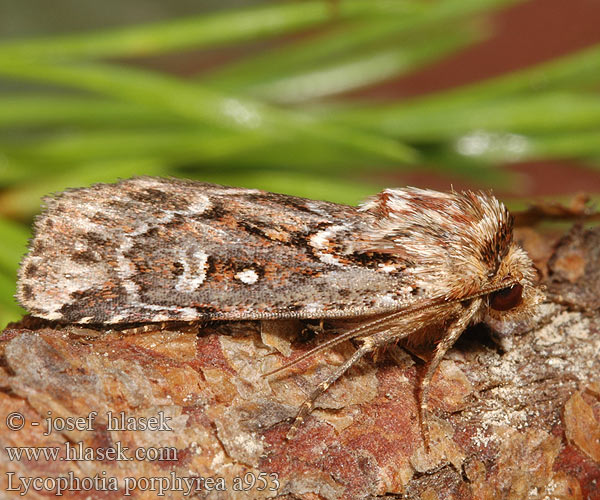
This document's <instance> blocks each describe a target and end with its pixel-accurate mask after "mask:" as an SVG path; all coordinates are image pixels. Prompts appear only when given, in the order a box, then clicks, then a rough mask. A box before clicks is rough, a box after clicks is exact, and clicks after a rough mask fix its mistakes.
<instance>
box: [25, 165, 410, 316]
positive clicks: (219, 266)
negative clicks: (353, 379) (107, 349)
mask: <svg viewBox="0 0 600 500" xmlns="http://www.w3.org/2000/svg"><path fill="white" fill-rule="evenodd" d="M46 204H47V208H46V210H45V212H44V213H43V214H42V215H41V216H39V217H38V218H37V220H36V223H35V235H34V238H33V240H32V242H31V246H30V249H29V253H28V255H27V256H26V257H25V258H24V260H23V263H22V266H21V269H20V272H19V283H18V299H19V301H20V302H21V304H23V306H24V307H25V308H26V309H28V310H29V311H30V312H31V313H32V314H33V315H35V316H39V317H42V318H47V319H51V320H60V321H66V322H72V323H112V324H114V323H138V322H157V321H168V320H183V321H190V320H204V319H259V318H296V317H299V318H328V317H348V316H359V315H365V314H375V313H380V312H385V311H392V310H398V309H401V308H403V307H406V306H407V305H410V304H411V303H414V301H415V299H414V297H413V295H414V293H415V291H414V290H413V289H412V288H411V287H410V286H408V285H407V283H406V278H405V277H404V275H403V262H402V260H401V259H400V258H398V257H397V256H394V255H390V254H386V253H381V254H378V253H358V252H354V251H353V250H352V246H353V245H352V242H353V241H354V240H355V239H357V237H359V236H360V234H361V233H363V232H365V231H368V230H369V228H370V226H372V225H373V223H374V220H373V215H370V214H367V213H364V212H360V211H358V210H357V209H356V208H353V207H347V206H343V205H337V204H332V203H327V202H321V201H312V200H306V199H302V198H296V197H292V196H285V195H280V194H273V193H267V192H263V191H258V190H250V189H239V188H231V187H224V186H218V185H214V184H206V183H200V182H193V181H182V180H176V179H159V178H150V177H139V178H134V179H130V180H125V181H121V182H119V183H117V184H98V185H95V186H92V187H90V188H84V189H74V190H69V191H66V192H64V193H61V194H59V195H57V196H56V197H52V198H49V199H47V200H46Z"/></svg>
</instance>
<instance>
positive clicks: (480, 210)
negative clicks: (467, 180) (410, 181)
mask: <svg viewBox="0 0 600 500" xmlns="http://www.w3.org/2000/svg"><path fill="white" fill-rule="evenodd" d="M360 210H361V211H363V212H368V213H370V214H372V215H373V227H372V229H371V230H370V231H368V232H367V236H366V238H364V241H361V242H360V243H359V245H358V246H359V247H360V248H361V249H362V251H377V252H384V253H390V254H395V255H397V256H398V258H399V259H401V260H402V261H404V262H405V263H406V271H407V272H408V273H411V275H412V276H413V277H414V281H415V283H416V284H417V286H418V287H419V288H420V289H422V290H424V291H426V292H427V295H429V296H430V297H440V298H443V299H445V300H447V301H461V300H466V299H468V298H470V297H475V296H483V297H484V304H485V305H484V309H483V310H482V311H481V314H480V315H478V316H479V318H478V319H487V318H489V319H490V320H492V321H493V322H495V321H504V320H508V321H516V320H518V319H519V318H521V317H525V316H527V315H528V314H530V313H531V311H532V309H533V308H534V307H535V306H536V305H537V304H538V303H539V302H540V301H541V299H542V298H543V294H542V293H541V291H540V290H539V288H538V287H537V286H536V285H535V278H536V271H535V268H534V266H533V264H532V262H531V259H530V258H529V257H528V256H527V254H526V252H525V251H524V250H523V249H522V248H520V247H519V246H518V245H517V244H516V243H515V242H514V240H513V219H512V217H511V215H510V214H509V212H508V210H507V209H506V207H505V206H504V205H503V204H502V203H500V202H499V201H498V200H497V199H496V198H495V197H494V196H492V195H491V194H489V193H485V192H472V191H463V192H449V193H441V192H437V191H431V190H422V189H415V188H406V189H387V190H385V191H382V192H381V193H379V194H378V195H377V196H375V197H373V198H371V199H370V200H367V202H366V203H364V204H363V205H362V206H361V208H360Z"/></svg>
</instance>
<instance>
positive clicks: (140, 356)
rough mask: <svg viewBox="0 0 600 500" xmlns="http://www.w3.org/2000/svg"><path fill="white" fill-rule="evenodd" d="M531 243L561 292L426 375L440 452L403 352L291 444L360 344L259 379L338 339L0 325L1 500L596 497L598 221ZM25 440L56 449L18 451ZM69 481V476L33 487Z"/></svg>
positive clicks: (240, 331) (361, 368) (417, 367)
mask: <svg viewBox="0 0 600 500" xmlns="http://www.w3.org/2000/svg"><path fill="white" fill-rule="evenodd" d="M520 236H521V238H522V239H523V242H524V244H525V246H526V247H527V249H528V250H529V252H530V254H531V255H532V256H533V257H534V259H535V260H536V263H537V265H538V267H539V268H540V270H541V274H542V276H543V279H544V282H545V284H546V286H547V295H548V298H547V301H546V302H545V303H544V304H543V305H542V306H541V308H540V311H539V313H538V314H537V315H536V316H535V317H534V318H531V321H530V322H529V323H528V324H527V325H526V326H525V325H524V326H523V327H522V328H520V329H519V330H518V331H515V332H513V334H512V336H511V337H505V338H502V339H501V340H500V342H499V345H498V343H495V342H493V341H492V336H491V335H490V332H489V331H487V330H486V329H485V328H483V327H481V326H479V327H477V326H476V327H472V328H469V329H468V330H467V331H466V332H465V333H464V334H463V336H462V337H461V339H460V340H459V342H458V343H457V345H456V346H455V347H454V348H453V349H452V350H451V351H450V352H449V353H448V354H447V356H446V358H445V360H444V361H443V362H442V364H441V367H440V370H439V372H438V374H437V375H436V377H435V378H434V381H433V385H432V402H431V407H432V413H433V415H434V418H433V432H432V436H433V445H432V450H431V453H429V454H426V453H425V451H424V449H423V445H422V438H421V433H420V430H419V426H418V422H417V404H416V388H417V384H418V379H419V375H420V373H421V372H422V368H423V363H422V362H421V361H420V360H419V358H418V357H417V356H415V355H412V354H408V353H407V352H406V351H405V350H404V349H402V347H400V346H393V347H390V348H389V349H387V350H386V351H385V352H383V353H380V355H379V356H378V359H366V360H363V361H362V362H361V363H360V364H359V365H358V366H357V367H355V368H353V369H352V370H351V371H350V373H348V374H347V375H346V376H344V377H342V379H340V380H339V381H338V382H337V383H336V384H335V385H334V386H333V387H331V388H330V389H329V390H328V391H327V392H326V394H325V395H324V396H323V397H321V398H320V399H319V401H318V404H317V408H316V409H315V410H314V411H313V413H312V414H311V416H310V417H309V418H308V419H307V420H306V422H305V423H304V425H303V426H302V427H301V428H300V430H299V432H298V435H297V436H296V438H295V439H293V440H291V441H286V439H285V434H286V432H287V430H288V429H289V426H290V419H291V418H293V417H294V416H295V414H296V412H297V410H298V407H299V406H300V404H301V403H302V401H303V400H304V399H305V398H306V394H307V393H309V392H310V391H311V389H313V388H314V387H316V385H317V384H318V383H319V382H320V381H322V380H323V379H324V378H326V377H327V374H328V373H330V371H331V370H332V369H333V368H334V367H335V366H336V365H338V364H339V363H340V362H342V360H343V359H345V358H346V357H347V356H348V355H349V354H351V352H352V351H353V349H354V347H353V346H352V345H350V344H349V343H346V344H343V345H340V346H338V347H336V348H333V349H330V350H327V351H325V352H323V353H320V354H318V355H316V356H315V357H314V358H310V359H308V360H306V361H304V362H302V363H300V364H299V365H297V366H294V367H293V368H292V369H290V370H288V371H286V372H282V373H280V374H277V375H276V376H274V377H272V378H263V377H261V374H262V373H265V372H267V371H269V370H270V369H272V368H274V367H276V366H279V365H280V364H281V363H282V361H283V359H285V357H287V356H290V355H292V356H293V355H298V354H300V353H301V352H304V351H306V350H308V349H309V348H311V347H314V346H315V345H317V344H319V343H321V342H323V341H325V340H327V339H328V338H331V337H332V336H333V335H335V333H334V332H332V331H329V330H327V329H326V330H325V332H324V333H318V334H316V335H315V334H312V335H310V334H307V331H306V329H305V328H304V327H305V325H303V324H302V323H300V322H296V321H280V322H263V323H262V324H261V323H260V322H235V323H233V322H229V323H212V324H207V325H204V326H203V327H202V328H200V331H197V329H196V331H179V330H174V331H169V330H163V331H156V332H150V333H144V334H126V333H123V332H118V331H109V330H107V331H96V330H89V329H83V328H78V327H73V326H67V327H64V326H63V327H59V326H51V325H48V324H43V323H41V322H38V321H36V320H34V319H31V318H26V319H24V320H23V321H22V322H21V323H20V324H17V325H12V326H10V327H9V328H7V329H6V330H5V331H4V332H3V334H2V335H1V336H0V355H1V358H0V359H1V361H0V370H1V375H0V377H1V378H0V381H1V386H2V391H1V392H0V447H1V450H0V491H2V492H3V494H4V496H5V497H6V498H18V497H19V494H20V493H22V492H23V491H25V490H26V487H27V486H26V485H27V484H29V489H28V490H27V496H26V498H32V499H36V498H40V499H41V498H47V497H48V491H47V490H50V491H52V490H53V489H54V492H55V493H56V487H57V486H61V487H64V488H65V491H64V492H63V494H62V496H63V498H65V499H75V498H101V499H112V498H115V499H117V498H118V499H120V498H123V497H124V496H125V495H129V497H130V498H136V499H142V498H144V499H145V498H157V496H158V495H159V493H161V491H159V488H163V491H162V493H164V497H163V498H183V497H184V496H195V497H196V498H210V499H247V498H249V499H257V498H286V499H296V498H302V499H311V500H312V499H315V500H316V499H363V498H374V497H378V496H386V497H389V498H409V499H417V498H422V499H426V500H433V499H440V500H441V499H498V498H503V499H504V498H506V499H525V498H531V499H534V498H539V499H542V498H548V499H555V498H556V499H558V498H560V499H584V498H585V499H600V333H599V332H598V329H599V326H600V314H599V312H598V310H599V305H600V304H599V301H600V265H599V264H600V255H599V254H600V231H599V230H583V229H581V228H579V227H576V228H574V229H573V230H571V231H570V232H569V233H568V234H567V235H566V236H564V237H563V238H562V239H560V241H558V243H557V244H556V245H555V246H552V247H551V246H549V245H548V244H546V243H544V240H543V239H541V238H540V237H539V235H537V234H536V233H533V232H532V231H531V230H526V231H523V232H522V233H520ZM303 329H304V330H303ZM303 331H304V333H302V332H303ZM92 412H95V413H92ZM77 419H79V420H77ZM49 421H51V422H52V423H53V425H54V428H53V429H50V432H48V428H47V423H48V422H49ZM35 422H39V425H35ZM20 424H23V427H22V428H21V429H17V428H18V427H19V425H20ZM32 424H33V425H32ZM125 424H128V425H125ZM9 426H12V427H13V428H14V429H15V430H10V428H9ZM123 426H124V427H125V428H121V427H123ZM63 427H65V428H63ZM115 427H116V429H115ZM143 427H146V428H143ZM148 427H149V428H148ZM156 427H159V428H158V429H157V428H156ZM7 447H13V448H12V452H13V456H10V455H9V450H7ZM16 447H26V448H27V449H28V450H29V453H32V452H33V453H35V450H38V452H41V453H42V456H41V457H38V458H37V459H36V458H35V457H29V458H28V457H27V456H26V455H23V456H22V457H21V458H20V459H19V458H18V457H16V456H14V453H15V452H16V451H15V450H17V448H16ZM41 447H45V448H44V449H45V450H46V452H47V453H48V452H50V453H51V452H52V451H51V450H56V451H55V452H56V453H57V455H56V456H49V457H44V456H43V451H40V450H42V448H41ZM124 448H127V449H126V450H125V449H124ZM111 449H112V450H113V451H111ZM136 450H137V452H138V453H139V454H145V455H148V454H152V456H151V457H150V458H147V457H146V458H145V457H143V456H142V455H139V456H136V455H135V453H136ZM22 451H23V453H26V450H24V449H23V450H22ZM119 451H121V455H120V456H119V455H118V452H119ZM111 453H116V454H117V455H116V456H115V457H113V456H108V457H107V456H103V454H104V455H110V454H111ZM161 453H162V455H161ZM81 454H84V456H83V457H82V456H81ZM86 454H87V455H86ZM69 458H70V459H72V458H82V459H80V460H65V459H69ZM86 458H87V459H86ZM12 473H14V474H12ZM58 477H62V478H64V481H63V483H57V482H56V480H55V481H54V482H52V479H47V480H46V482H44V483H42V482H41V480H40V479H38V480H37V482H36V480H34V478H58ZM85 478H87V479H85ZM78 481H79V482H78ZM77 486H79V490H76V489H75V488H77ZM36 487H37V489H36ZM88 487H90V488H92V489H91V490H88V491H85V490H86V489H88ZM11 488H12V489H11ZM69 488H71V489H69ZM113 488H117V491H113ZM188 488H191V491H189V492H188V491H187V490H188ZM82 490H83V491H82ZM0 496H2V495H0Z"/></svg>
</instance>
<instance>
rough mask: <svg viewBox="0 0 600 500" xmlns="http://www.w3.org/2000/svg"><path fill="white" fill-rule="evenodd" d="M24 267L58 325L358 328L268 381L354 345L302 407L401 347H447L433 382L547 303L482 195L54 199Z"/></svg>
mask: <svg viewBox="0 0 600 500" xmlns="http://www.w3.org/2000/svg"><path fill="white" fill-rule="evenodd" d="M45 203H46V209H45V211H44V212H43V213H42V214H41V215H40V216H39V217H38V218H37V219H36V221H35V231H34V237H33V239H32V241H31V243H30V247H29V251H28V254H27V255H26V256H25V258H24V260H23V262H22V264H21V268H20V270H19V281H18V292H17V298H18V300H19V302H20V303H21V304H22V305H23V306H24V307H25V308H26V309H27V310H28V311H29V312H30V313H31V314H32V315H33V316H36V317H40V318H45V319H47V320H53V321H58V322H62V323H75V324H95V325H145V324H153V323H161V322H169V321H175V322H180V321H185V322H188V321H189V322H196V321H215V320H265V319H289V318H300V319H333V318H354V319H355V320H358V321H359V323H358V326H356V327H354V328H352V329H350V330H348V331H345V332H342V333H340V334H339V335H337V336H336V337H334V338H333V339H332V340H330V341H328V342H325V343H323V344H321V345H320V346H318V347H316V348H315V349H313V350H312V351H310V352H308V353H306V354H305V355H303V356H301V357H300V358H297V359H295V360H294V361H292V362H290V363H287V364H285V365H283V366H282V367H281V368H278V369H277V370H274V371H273V372H271V373H270V374H267V375H272V374H273V373H276V372H278V371H280V370H282V369H285V368H288V367H290V366H291V365H293V364H295V363H297V362H299V361H300V360H302V359H305V358H306V357H308V356H311V355H313V354H315V353H316V352H318V351H321V350H323V349H327V348H330V347H332V346H333V345H335V344H338V343H340V342H345V341H348V340H350V339H355V342H357V344H358V347H357V350H356V351H355V353H354V354H353V355H352V356H351V357H350V358H349V359H348V360H346V361H345V362H344V363H343V364H342V365H340V366H339V367H337V368H336V369H335V370H334V372H333V373H332V375H331V376H330V377H329V378H327V379H326V380H324V381H323V382H322V383H321V384H320V385H319V386H318V387H317V388H315V390H314V392H313V393H312V394H311V395H310V397H309V398H308V399H307V400H306V402H305V403H303V405H302V406H301V408H300V410H299V413H298V416H297V417H296V420H295V421H294V423H293V425H292V427H291V429H290V431H289V433H288V437H293V435H294V434H295V432H296V429H297V428H298V426H299V425H300V424H301V423H302V421H303V420H304V419H305V418H306V416H307V415H308V414H309V413H310V411H311V410H312V408H313V406H314V403H315V401H316V400H317V398H318V397H319V396H320V395H321V394H322V393H323V392H324V391H326V390H327V389H328V387H329V386H330V385H331V384H333V383H334V382H335V381H336V380H337V379H338V378H340V377H341V376H342V375H343V374H344V373H345V372H346V371H347V370H348V369H349V368H350V367H351V366H352V365H353V364H355V363H356V362H357V361H358V360H359V359H360V358H361V357H363V356H364V355H365V354H367V353H369V352H371V351H374V350H376V349H378V348H380V347H383V346H385V345H387V344H389V343H391V342H395V341H397V340H399V339H406V341H407V342H409V343H412V344H415V345H419V344H424V343H427V344H431V345H432V346H435V347H434V349H433V354H432V357H431V359H430V361H429V362H428V363H427V366H426V369H425V372H424V374H423V376H422V379H421V383H420V416H419V418H420V424H421V428H422V432H423V437H424V441H425V445H426V446H427V445H428V442H429V428H428V396H429V385H430V382H431V380H432V377H433V375H434V374H435V371H436V369H437V367H438V366H439V363H440V361H441V359H442V357H443V356H444V354H445V353H446V351H447V350H448V349H449V348H450V347H451V346H452V345H453V344H454V342H455V341H456V339H457V338H458V337H459V336H460V334H461V333H462V332H463V330H465V328H466V327H467V326H468V325H469V324H472V323H477V322H487V323H489V324H496V325H497V324H508V325H510V324H512V322H514V321H516V320H518V319H521V318H524V317H526V316H528V315H529V314H531V313H532V312H533V310H534V308H535V306H536V304H537V303H539V302H540V300H541V299H542V297H543V294H542V293H541V291H540V289H539V287H537V286H536V285H535V283H534V278H535V270H534V267H533V265H532V262H531V260H530V259H529V257H528V256H527V254H526V253H525V251H524V250H522V249H521V248H520V247H519V246H518V245H517V244H516V243H515V242H514V241H513V230H512V226H513V224H512V218H511V216H510V214H509V212H508V211H507V209H506V208H505V207H504V205H503V204H502V203H500V202H499V201H498V200H497V199H496V198H494V197H493V196H492V195H490V194H488V193H485V192H471V191H465V192H455V191H452V192H448V193H443V192H436V191H431V190H422V189H416V188H404V189H386V190H384V191H382V192H381V193H379V194H377V195H375V196H373V197H372V198H370V199H368V200H366V201H365V202H364V203H363V204H362V205H360V206H359V207H351V206H345V205H338V204H335V203H329V202H325V201H314V200H309V199H303V198H297V197H293V196H287V195H283V194H274V193H269V192H264V191H260V190H256V189H243V188H235V187H226V186H220V185H215V184H208V183H202V182H195V181H188V180H179V179H173V178H169V179H162V178H153V177H137V178H133V179H128V180H123V181H121V182H118V183H116V184H97V185H94V186H92V187H89V188H82V189H71V190H67V191H65V192H63V193H59V194H58V195H56V196H52V197H49V198H46V200H45Z"/></svg>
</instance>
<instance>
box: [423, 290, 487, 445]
mask: <svg viewBox="0 0 600 500" xmlns="http://www.w3.org/2000/svg"><path fill="white" fill-rule="evenodd" d="M482 302H483V300H482V299H481V298H476V299H473V300H472V301H471V303H470V304H469V305H468V306H467V307H465V311H464V313H463V314H462V315H461V316H460V317H459V318H458V319H457V320H456V321H455V322H454V323H452V325H451V326H450V328H449V329H448V331H447V332H446V335H445V336H444V337H443V338H442V340H441V341H440V342H439V343H438V345H437V346H436V348H435V352H434V354H433V357H432V358H431V359H430V360H429V362H428V363H427V369H426V370H425V374H424V375H423V379H422V380H421V387H420V398H419V399H420V412H419V414H420V421H421V422H420V423H421V431H422V434H423V442H424V445H425V450H429V422H428V419H429V412H428V404H429V385H430V384H431V379H432V378H433V376H434V374H435V372H436V370H437V369H438V367H439V366H440V361H442V358H443V357H444V355H445V354H446V352H448V349H450V348H451V347H452V346H453V345H454V343H455V342H456V340H457V339H458V337H460V334H461V333H462V332H463V331H464V330H465V328H466V327H467V326H468V325H469V323H470V322H471V319H472V318H473V316H474V315H475V313H476V312H477V311H478V310H479V308H480V307H481V304H482Z"/></svg>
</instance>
